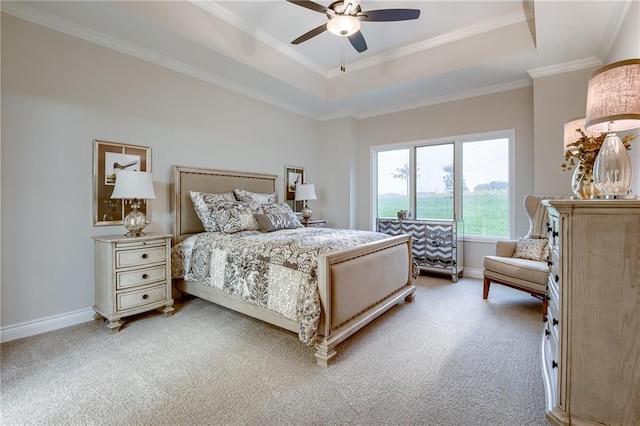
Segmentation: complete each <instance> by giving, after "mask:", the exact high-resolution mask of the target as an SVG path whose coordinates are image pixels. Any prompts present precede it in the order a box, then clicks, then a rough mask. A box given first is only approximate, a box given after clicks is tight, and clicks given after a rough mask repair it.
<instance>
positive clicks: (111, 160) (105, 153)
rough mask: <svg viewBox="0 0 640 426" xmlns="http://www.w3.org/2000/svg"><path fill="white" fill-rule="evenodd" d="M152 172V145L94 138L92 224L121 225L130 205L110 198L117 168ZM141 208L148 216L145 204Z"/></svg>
mask: <svg viewBox="0 0 640 426" xmlns="http://www.w3.org/2000/svg"><path fill="white" fill-rule="evenodd" d="M118 169H120V170H134V171H141V172H151V148H149V147H146V146H139V145H131V144H126V143H119V142H108V141H102V140H97V139H95V140H94V141H93V226H111V225H123V224H124V220H123V219H124V217H125V216H126V215H127V214H129V212H130V211H131V204H129V203H123V202H122V200H120V199H112V198H111V194H112V193H113V188H114V187H115V183H116V170H118ZM138 211H141V212H142V213H144V214H145V215H146V216H147V219H149V213H148V212H147V204H146V203H142V205H141V206H140V208H139V209H138Z"/></svg>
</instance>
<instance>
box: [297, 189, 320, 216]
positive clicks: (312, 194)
mask: <svg viewBox="0 0 640 426" xmlns="http://www.w3.org/2000/svg"><path fill="white" fill-rule="evenodd" d="M295 198H296V201H304V208H303V209H302V218H303V219H304V220H309V219H311V215H312V214H313V210H311V208H310V207H309V204H308V203H307V201H308V200H317V199H318V197H317V196H316V187H315V185H314V184H312V183H301V184H298V185H296V196H295Z"/></svg>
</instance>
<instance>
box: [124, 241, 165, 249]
mask: <svg viewBox="0 0 640 426" xmlns="http://www.w3.org/2000/svg"><path fill="white" fill-rule="evenodd" d="M164 245H165V240H164V238H157V239H151V240H142V241H140V240H139V239H135V238H133V239H129V240H126V241H118V242H117V243H115V247H116V250H122V249H134V248H143V247H152V246H164Z"/></svg>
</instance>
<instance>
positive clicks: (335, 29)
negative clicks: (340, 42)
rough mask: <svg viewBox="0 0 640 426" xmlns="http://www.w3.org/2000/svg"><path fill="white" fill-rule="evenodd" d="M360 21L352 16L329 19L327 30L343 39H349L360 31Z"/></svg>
mask: <svg viewBox="0 0 640 426" xmlns="http://www.w3.org/2000/svg"><path fill="white" fill-rule="evenodd" d="M360 25H361V24H360V20H359V19H358V18H356V17H355V16H351V15H339V16H336V17H335V18H332V19H329V22H327V29H328V30H329V32H330V33H332V34H335V35H337V36H341V37H348V36H350V35H352V34H355V33H357V32H358V31H360Z"/></svg>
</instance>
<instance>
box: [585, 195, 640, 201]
mask: <svg viewBox="0 0 640 426" xmlns="http://www.w3.org/2000/svg"><path fill="white" fill-rule="evenodd" d="M636 198H638V196H637V195H636V194H622V195H592V196H591V198H590V199H591V200H635V199H636Z"/></svg>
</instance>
